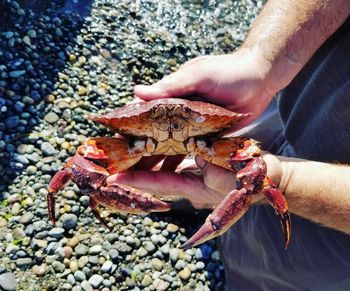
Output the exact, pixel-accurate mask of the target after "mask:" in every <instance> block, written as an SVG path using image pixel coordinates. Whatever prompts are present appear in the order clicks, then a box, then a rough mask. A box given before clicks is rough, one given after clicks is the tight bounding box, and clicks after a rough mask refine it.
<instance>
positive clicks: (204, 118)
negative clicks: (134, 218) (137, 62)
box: [47, 98, 291, 248]
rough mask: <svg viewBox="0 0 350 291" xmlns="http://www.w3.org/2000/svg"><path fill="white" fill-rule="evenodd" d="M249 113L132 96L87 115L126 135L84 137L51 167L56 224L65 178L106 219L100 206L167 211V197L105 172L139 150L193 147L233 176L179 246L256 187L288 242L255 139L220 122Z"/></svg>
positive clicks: (51, 210) (284, 218)
mask: <svg viewBox="0 0 350 291" xmlns="http://www.w3.org/2000/svg"><path fill="white" fill-rule="evenodd" d="M249 116H250V114H249V113H236V112H232V111H229V110H227V109H225V108H222V107H219V106H216V105H213V104H209V103H205V102H200V101H189V100H185V99H176V98H169V99H158V100H153V101H149V102H142V103H132V104H128V105H125V106H124V107H121V108H117V109H116V110H114V111H112V112H110V113H108V114H106V115H103V116H96V115H93V116H89V117H88V118H89V119H90V120H92V121H95V122H97V123H100V124H102V125H104V126H106V127H108V128H109V129H111V130H112V131H114V132H116V133H118V134H120V135H122V136H123V137H124V138H121V137H120V136H119V137H96V138H90V139H88V140H86V141H85V142H84V143H83V144H82V145H81V146H80V147H79V148H78V149H77V152H76V154H75V155H74V156H73V157H71V158H69V159H68V161H67V162H66V164H65V165H64V167H63V169H61V170H59V171H58V172H57V173H56V174H55V175H54V177H53V178H52V179H51V181H50V183H49V192H48V196H47V201H48V214H49V218H50V220H51V222H52V223H53V224H55V205H54V194H55V193H56V192H58V191H60V190H61V189H62V188H63V187H64V186H65V185H66V184H67V183H68V182H69V181H70V180H73V181H74V182H75V183H76V184H77V186H78V188H79V190H80V191H81V192H82V193H84V194H86V195H89V201H90V207H91V211H92V213H93V214H94V215H95V216H96V218H97V219H98V220H99V221H100V222H101V223H103V224H104V225H106V226H107V222H106V220H105V219H104V218H103V217H102V216H101V215H100V213H99V210H98V208H99V206H104V207H106V208H108V209H110V210H112V211H117V212H126V213H133V214H148V213H150V212H161V211H168V210H170V209H171V203H170V202H167V201H162V200H161V199H158V198H156V197H154V196H153V195H151V194H150V193H145V192H143V191H140V190H138V189H134V188H132V187H128V186H125V185H115V184H113V185H109V184H108V183H107V182H106V179H107V177H108V176H110V175H113V174H115V173H117V172H120V171H126V170H128V169H129V168H131V167H132V166H133V165H135V164H136V163H137V162H138V161H140V159H141V158H142V157H144V156H152V155H165V156H170V155H184V154H185V155H187V154H193V155H198V156H200V157H201V158H202V159H204V160H205V161H207V162H209V163H212V164H215V165H217V166H219V167H222V168H224V169H227V170H229V171H232V172H233V173H234V174H235V175H236V184H235V185H232V188H233V190H232V191H230V192H229V193H227V196H226V197H225V199H224V200H223V201H222V202H221V203H219V205H217V207H216V208H215V209H214V211H213V212H212V213H211V214H210V215H209V216H208V217H207V219H206V221H205V223H204V224H203V226H202V227H201V228H200V229H199V230H198V231H197V232H196V233H195V234H194V235H193V236H192V237H191V238H190V239H189V240H188V241H187V242H185V244H184V245H183V247H186V248H188V247H192V246H196V245H198V244H200V243H203V242H205V241H207V240H209V239H212V238H214V237H217V236H219V235H221V234H223V233H224V232H226V231H227V230H228V229H229V228H230V227H231V226H232V225H233V224H234V223H235V222H236V221H237V220H239V219H240V218H241V217H242V215H244V213H245V212H246V211H247V210H248V208H249V206H250V205H251V203H252V198H253V195H255V194H257V193H263V194H264V195H265V197H266V198H267V201H268V202H269V203H270V204H271V206H272V207H273V208H274V209H275V211H276V214H278V215H279V217H280V222H281V225H282V231H283V235H284V246H285V248H287V246H288V243H289V240H290V235H291V220H290V214H289V212H288V205H287V201H286V199H285V197H284V195H283V193H282V192H281V191H280V190H279V189H278V188H277V187H276V185H275V184H274V183H273V181H272V180H271V179H270V178H269V177H268V176H267V167H266V163H265V161H264V160H263V158H262V157H261V149H260V148H259V143H258V142H257V141H255V140H253V139H250V138H245V137H225V136H224V134H223V133H224V130H225V129H228V128H230V127H232V126H233V125H234V124H236V123H237V122H239V121H241V120H242V119H244V118H247V117H249ZM107 227H108V226H107Z"/></svg>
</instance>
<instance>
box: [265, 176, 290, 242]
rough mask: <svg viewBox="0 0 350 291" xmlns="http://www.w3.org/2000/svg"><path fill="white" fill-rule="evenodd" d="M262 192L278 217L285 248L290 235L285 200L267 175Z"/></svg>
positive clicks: (288, 216) (288, 215)
mask: <svg viewBox="0 0 350 291" xmlns="http://www.w3.org/2000/svg"><path fill="white" fill-rule="evenodd" d="M263 192H264V195H265V197H266V199H267V200H268V201H269V203H270V204H271V206H272V207H273V208H274V209H275V211H276V213H277V214H278V215H279V217H280V222H281V226H282V230H283V236H284V248H285V249H287V247H288V244H289V241H290V237H291V219H290V214H289V212H288V204H287V200H286V198H285V197H284V195H283V194H282V192H281V191H280V190H279V189H278V188H276V187H275V185H274V183H273V182H272V181H271V179H270V178H269V177H266V178H265V180H264V188H263Z"/></svg>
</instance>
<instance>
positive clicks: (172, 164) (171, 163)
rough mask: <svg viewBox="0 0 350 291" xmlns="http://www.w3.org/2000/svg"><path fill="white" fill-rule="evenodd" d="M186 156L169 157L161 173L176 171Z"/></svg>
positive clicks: (164, 162)
mask: <svg viewBox="0 0 350 291" xmlns="http://www.w3.org/2000/svg"><path fill="white" fill-rule="evenodd" d="M185 157H186V155H176V156H167V157H166V158H165V159H164V161H163V164H162V167H161V169H160V170H161V171H170V172H171V171H173V172H174V171H175V170H176V169H177V167H178V165H180V164H181V162H182V161H183V160H184V159H185Z"/></svg>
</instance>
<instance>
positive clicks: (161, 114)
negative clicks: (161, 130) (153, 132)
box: [153, 106, 166, 119]
mask: <svg viewBox="0 0 350 291" xmlns="http://www.w3.org/2000/svg"><path fill="white" fill-rule="evenodd" d="M165 117H166V109H165V108H164V106H158V107H157V108H156V109H155V110H154V112H153V118H154V119H163V118H165Z"/></svg>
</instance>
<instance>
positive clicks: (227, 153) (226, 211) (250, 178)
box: [184, 137, 291, 248]
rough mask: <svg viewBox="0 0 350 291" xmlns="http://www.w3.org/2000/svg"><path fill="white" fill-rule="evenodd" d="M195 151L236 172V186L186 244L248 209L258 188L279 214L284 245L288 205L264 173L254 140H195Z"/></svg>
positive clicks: (217, 229) (213, 234) (218, 230)
mask: <svg viewBox="0 0 350 291" xmlns="http://www.w3.org/2000/svg"><path fill="white" fill-rule="evenodd" d="M195 152H196V154H198V155H199V156H201V157H202V158H203V159H205V160H207V161H209V162H211V163H213V164H216V165H218V166H221V167H223V168H226V169H228V170H231V171H233V172H236V173H237V174H236V178H237V182H236V189H235V190H233V191H231V192H230V193H229V194H228V196H227V197H226V198H225V199H224V200H223V201H222V202H221V203H220V204H219V205H218V206H217V207H216V209H215V210H214V211H213V213H212V214H210V215H209V216H208V218H207V219H206V222H205V223H204V225H203V226H202V227H201V228H200V229H199V230H198V231H197V232H196V233H195V234H194V235H193V236H192V237H191V238H190V239H189V241H188V242H186V243H185V244H184V247H190V246H194V245H197V244H200V243H202V242H204V241H206V240H209V239H211V238H214V237H216V236H219V235H221V234H222V233H224V232H225V231H227V230H228V229H229V228H230V227H231V226H232V225H233V224H234V223H235V222H236V221H237V220H238V219H239V218H240V217H242V215H243V214H244V213H245V212H246V211H247V210H248V208H249V205H250V203H251V200H252V195H254V194H257V193H259V192H260V191H262V192H263V193H264V195H265V196H266V198H267V200H268V201H269V202H270V204H271V205H272V206H273V208H274V209H275V211H276V212H277V213H278V214H279V216H280V220H281V225H282V230H283V234H284V244H285V248H287V246H288V243H289V240H290V233H291V223H290V215H289V213H288V205H287V202H286V199H285V198H284V196H283V194H282V192H281V191H279V190H278V189H277V187H276V186H275V185H274V184H273V183H272V181H271V179H269V178H268V177H267V176H266V173H267V169H266V163H265V161H264V160H263V158H262V157H260V149H259V147H258V146H257V142H256V141H254V140H250V139H247V138H242V137H238V138H236V137H234V138H222V139H216V140H212V141H206V140H200V139H198V140H197V141H196V148H195Z"/></svg>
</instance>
